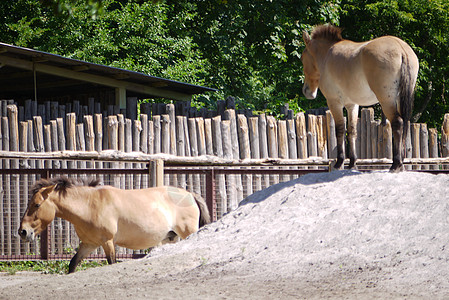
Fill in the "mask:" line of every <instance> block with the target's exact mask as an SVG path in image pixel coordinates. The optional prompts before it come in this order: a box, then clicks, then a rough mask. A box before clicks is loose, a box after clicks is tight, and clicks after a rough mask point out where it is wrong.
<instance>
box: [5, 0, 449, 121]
mask: <svg viewBox="0 0 449 300" xmlns="http://www.w3.org/2000/svg"><path fill="white" fill-rule="evenodd" d="M0 18H1V22H0V41H2V42H6V43H11V44H14V45H18V46H25V47H30V48H34V49H38V50H42V51H47V52H51V53H56V54H60V55H64V56H67V57H72V58H77V59H82V60H87V61H90V62H95V63H101V64H107V65H111V66H116V67H121V68H127V69H131V70H135V71H140V72H144V73H148V74H150V75H153V76H160V77H165V78H169V79H174V80H180V81H185V82H189V83H194V84H201V85H206V86H210V87H214V88H217V89H218V90H219V91H218V92H217V93H213V94H209V95H204V96H201V97H198V98H197V100H198V101H203V102H205V103H206V104H207V105H213V104H214V103H215V101H216V100H220V99H224V98H225V97H226V96H228V95H232V96H234V97H236V99H237V103H238V105H239V106H244V107H251V108H254V109H256V110H264V109H268V110H269V111H273V112H277V111H278V108H279V107H280V106H281V105H283V104H284V103H289V105H290V107H291V108H294V109H295V110H300V109H303V110H305V109H308V108H312V107H320V106H324V105H325V100H324V99H323V98H322V97H319V98H318V99H317V100H314V101H310V100H306V99H305V98H304V97H303V96H302V93H301V89H302V79H303V77H302V65H301V62H300V59H299V58H300V55H301V52H302V50H303V48H304V45H303V42H302V31H304V30H311V28H312V27H313V26H314V25H316V24H322V23H332V24H335V25H340V26H341V27H343V28H344V31H343V36H344V37H345V38H348V39H352V40H356V41H363V40H368V39H372V38H375V37H378V36H382V35H386V34H390V35H396V36H398V37H400V38H402V39H404V40H405V41H406V42H408V43H409V44H410V45H411V46H412V47H413V49H414V50H415V52H416V53H417V55H418V57H419V59H420V73H419V79H418V87H417V92H416V101H415V111H414V113H415V119H417V118H420V119H419V121H422V122H427V123H429V125H432V126H434V125H437V124H440V123H441V119H442V117H443V114H444V113H446V112H449V104H448V103H447V101H446V98H447V91H446V89H445V81H446V78H448V75H449V74H448V72H449V69H448V65H449V64H448V62H447V60H448V59H449V55H448V51H449V50H448V37H449V4H448V2H447V1H446V0H397V1H393V0H387V1H374V0H327V1H319V0H298V1H291V0H278V1H271V0H258V1H246V0H208V1H204V0H179V1H175V0H165V1H150V2H148V1H141V0H17V1H2V2H1V3H0Z"/></svg>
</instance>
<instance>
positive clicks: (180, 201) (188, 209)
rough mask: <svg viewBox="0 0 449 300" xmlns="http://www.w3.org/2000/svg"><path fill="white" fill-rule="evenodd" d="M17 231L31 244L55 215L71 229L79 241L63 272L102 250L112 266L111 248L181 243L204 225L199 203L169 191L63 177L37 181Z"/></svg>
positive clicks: (190, 196)
mask: <svg viewBox="0 0 449 300" xmlns="http://www.w3.org/2000/svg"><path fill="white" fill-rule="evenodd" d="M31 194H32V196H31V200H30V201H29V204H28V208H27V210H26V211H25V213H24V216H23V218H22V222H21V224H20V228H19V235H20V237H21V238H22V239H23V240H33V239H34V238H35V237H36V235H38V234H39V233H41V232H42V231H43V230H44V229H45V228H46V227H47V226H48V224H50V223H51V222H52V221H53V219H54V218H55V217H60V218H63V219H65V220H67V221H69V222H70V223H72V224H73V225H74V228H75V231H76V233H77V235H78V237H79V238H80V240H81V243H80V246H79V249H78V252H77V253H76V255H75V256H74V257H73V258H72V260H71V261H70V265H69V273H72V272H75V270H76V266H77V265H78V264H79V263H80V261H81V260H82V259H83V258H84V257H86V256H87V255H88V254H89V253H91V252H92V251H93V250H95V249H96V248H98V247H99V246H102V247H103V249H104V252H105V254H106V257H107V260H108V263H109V264H112V263H115V262H116V259H115V245H118V246H122V247H126V248H130V249H147V248H150V247H154V246H156V245H158V244H159V243H160V242H161V241H163V240H164V239H166V238H171V237H172V236H173V232H174V233H175V234H176V235H177V236H179V237H180V238H182V239H184V238H186V237H187V236H189V235H190V234H192V233H194V232H196V231H198V229H199V227H201V226H203V225H205V224H207V223H210V216H209V211H208V209H207V205H206V203H205V201H204V200H203V199H202V198H201V197H200V196H198V195H195V194H192V193H189V192H188V191H186V190H183V189H180V188H175V187H168V186H164V187H155V188H148V189H139V190H122V189H118V188H115V187H112V186H100V185H99V182H98V181H90V182H85V183H84V184H81V183H80V182H77V181H74V180H70V179H68V178H66V177H59V178H55V179H50V180H45V179H41V180H40V181H38V182H37V183H36V184H35V185H34V187H33V188H32V192H31Z"/></svg>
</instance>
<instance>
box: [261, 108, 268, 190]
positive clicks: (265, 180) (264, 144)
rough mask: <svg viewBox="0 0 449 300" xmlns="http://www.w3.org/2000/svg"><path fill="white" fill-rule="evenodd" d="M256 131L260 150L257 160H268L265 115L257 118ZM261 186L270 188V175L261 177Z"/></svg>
mask: <svg viewBox="0 0 449 300" xmlns="http://www.w3.org/2000/svg"><path fill="white" fill-rule="evenodd" d="M258 130H259V150H260V155H259V158H268V136H267V117H266V116H265V114H260V115H259V117H258ZM267 169H268V167H267ZM261 185H262V186H261V189H264V188H268V187H269V186H270V175H267V174H263V175H262V182H261Z"/></svg>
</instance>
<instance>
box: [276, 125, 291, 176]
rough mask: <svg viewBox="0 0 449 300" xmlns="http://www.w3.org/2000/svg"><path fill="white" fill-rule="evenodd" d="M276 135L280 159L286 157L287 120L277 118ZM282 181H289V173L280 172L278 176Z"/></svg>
mask: <svg viewBox="0 0 449 300" xmlns="http://www.w3.org/2000/svg"><path fill="white" fill-rule="evenodd" d="M277 128H278V132H277V136H278V156H279V158H282V159H288V157H289V154H288V135H287V121H286V120H278V121H277ZM279 179H280V180H281V181H282V182H286V181H289V180H290V179H291V177H290V175H285V174H282V175H281V176H280V178H279Z"/></svg>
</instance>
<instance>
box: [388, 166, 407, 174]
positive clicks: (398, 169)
mask: <svg viewBox="0 0 449 300" xmlns="http://www.w3.org/2000/svg"><path fill="white" fill-rule="evenodd" d="M402 171H404V165H403V164H397V165H395V164H393V165H392V166H391V168H390V173H399V172H402Z"/></svg>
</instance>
